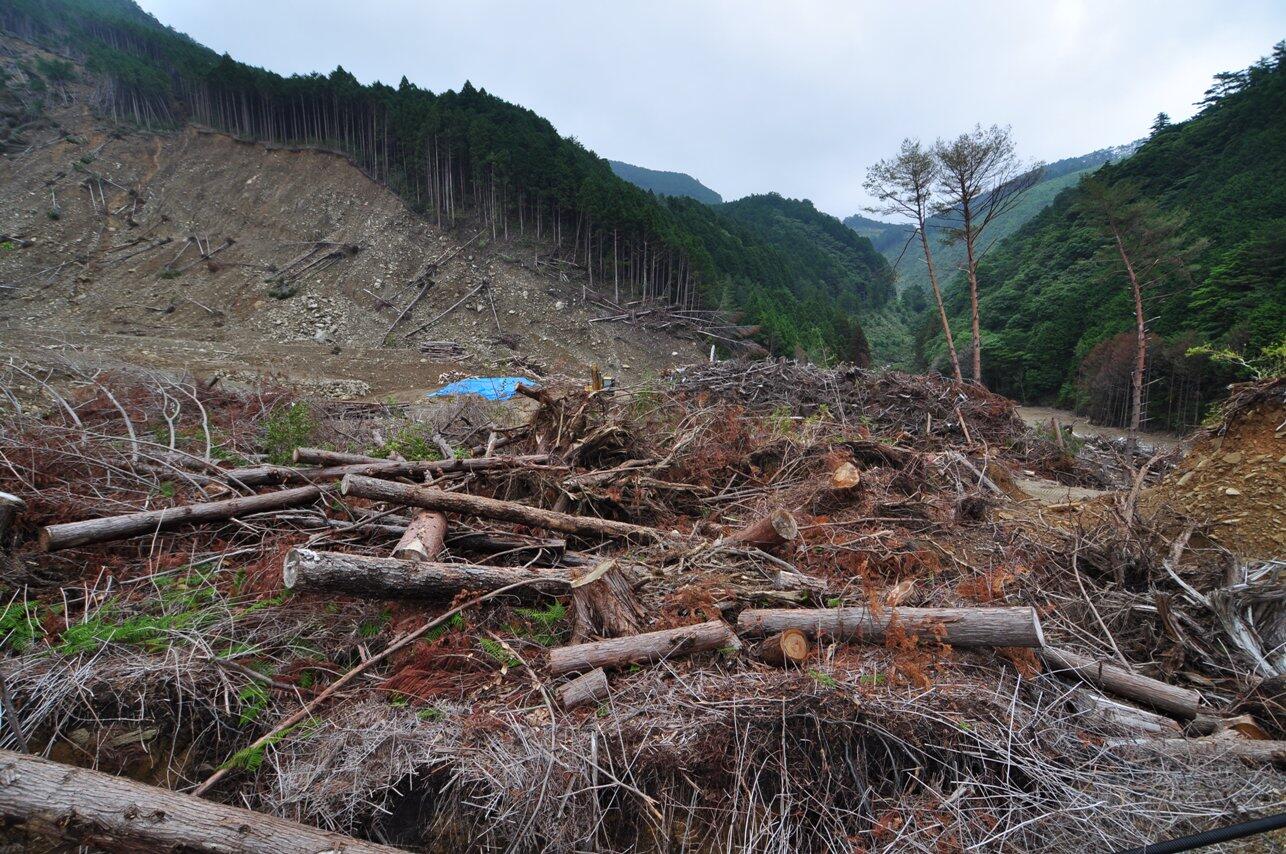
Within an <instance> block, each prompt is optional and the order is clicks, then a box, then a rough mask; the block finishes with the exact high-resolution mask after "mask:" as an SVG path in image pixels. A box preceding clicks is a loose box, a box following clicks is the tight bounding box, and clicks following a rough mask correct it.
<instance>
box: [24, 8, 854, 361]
mask: <svg viewBox="0 0 1286 854" xmlns="http://www.w3.org/2000/svg"><path fill="white" fill-rule="evenodd" d="M0 27H3V28H4V29H5V30H6V31H8V32H10V33H13V34H16V35H18V36H20V37H22V38H24V39H27V40H29V41H34V42H37V43H39V44H41V45H43V46H45V47H47V48H49V49H51V50H56V51H59V52H61V53H63V54H65V55H66V56H68V57H70V58H72V59H74V60H78V61H81V62H83V66H84V69H85V71H86V73H88V74H90V75H92V76H93V78H94V80H95V85H94V87H93V94H92V99H93V101H94V104H95V106H96V108H97V109H98V110H99V111H100V112H101V113H104V114H107V115H110V116H112V117H113V118H116V119H118V120H123V121H129V122H131V123H133V124H136V125H142V126H144V127H148V128H151V129H173V128H175V127H176V126H180V125H183V124H185V123H190V122H195V123H199V124H202V125H206V126H210V127H213V128H215V129H217V130H221V131H224V132H227V133H230V134H232V135H234V136H236V137H238V138H242V139H253V140H258V141H261V142H266V143H270V144H274V145H284V146H289V147H316V148H325V149H329V150H332V151H336V152H340V153H342V154H343V155H344V156H346V157H347V158H349V159H350V160H351V161H352V163H353V164H354V165H356V166H357V167H358V168H359V169H361V170H362V171H363V172H365V173H366V174H367V175H369V176H370V177H371V178H372V179H374V180H375V181H377V182H378V183H380V184H382V185H384V186H386V187H388V188H389V189H391V190H392V191H393V192H395V193H397V194H398V195H399V196H400V197H401V198H402V199H403V200H404V201H405V202H406V203H407V204H408V205H409V206H410V207H411V208H412V209H414V210H416V211H417V212H420V213H421V214H423V215H424V216H425V217H426V218H428V219H429V220H431V221H432V222H434V223H435V224H437V225H439V226H443V227H460V228H464V229H471V228H483V229H485V230H486V231H487V232H488V233H489V234H490V236H491V239H492V240H493V241H498V240H507V239H511V238H513V237H514V236H517V237H518V238H527V237H534V238H535V239H536V240H537V241H539V242H541V243H542V244H543V245H544V247H545V248H544V250H543V254H544V255H545V256H546V257H545V263H549V264H553V265H556V266H559V267H561V268H563V269H564V271H565V272H567V273H569V274H576V273H578V272H580V273H582V274H583V275H586V276H587V277H588V278H589V279H590V280H591V281H592V282H599V283H601V282H604V281H607V280H609V279H610V280H611V281H612V283H613V293H614V294H616V293H617V290H618V289H619V288H621V287H622V286H623V288H624V293H625V294H626V295H627V296H626V297H625V298H626V299H629V300H640V301H644V302H648V303H651V304H654V305H668V306H673V307H680V308H686V309H691V308H700V307H706V308H708V307H711V306H714V305H717V304H720V301H721V300H726V299H727V298H728V295H729V293H731V294H732V299H733V300H734V303H733V304H732V305H730V306H728V307H729V308H733V309H737V308H741V309H746V308H748V306H749V303H750V301H751V300H755V299H762V298H763V295H764V294H767V293H770V292H773V291H775V285H774V284H773V283H772V282H760V281H750V282H743V283H741V286H739V287H738V288H737V289H735V290H734V291H731V292H730V291H729V289H728V288H727V287H726V282H727V281H728V280H729V279H731V278H734V277H735V278H740V277H741V275H742V272H743V270H742V268H741V267H740V266H739V265H737V266H731V267H730V266H728V265H727V264H726V263H724V264H722V265H721V263H720V262H716V261H715V259H714V257H713V256H712V255H711V254H710V253H709V252H708V251H706V249H705V247H704V242H703V241H702V240H701V239H700V238H699V237H698V234H699V233H708V232H711V231H719V230H721V229H724V228H725V224H724V223H722V222H721V221H720V215H719V214H718V213H716V212H715V211H714V210H712V209H710V208H705V207H703V208H702V209H701V210H699V211H689V212H687V213H686V214H685V216H684V217H682V218H679V217H676V216H674V215H673V214H672V212H671V209H670V208H669V207H668V206H667V205H666V204H665V203H664V201H663V200H662V198H660V197H656V196H654V195H652V194H650V193H647V192H645V191H643V190H641V189H639V188H637V187H635V186H634V185H632V184H630V183H628V182H626V181H623V180H621V179H620V178H618V177H617V176H616V175H615V174H613V172H612V170H611V167H610V166H609V165H608V163H607V162H606V161H605V160H603V159H601V158H599V157H597V156H596V155H595V154H593V153H592V152H590V151H587V150H586V149H585V148H583V147H582V146H581V145H580V144H579V143H577V142H576V141H575V140H572V139H568V138H564V137H562V136H560V135H559V134H558V133H557V131H556V130H555V129H554V127H553V126H552V125H551V124H550V123H549V122H548V121H546V120H545V119H543V118H541V117H540V116H538V115H536V114H535V113H533V112H532V111H530V110H526V109H523V108H521V107H519V106H516V105H513V104H509V103H506V102H504V101H502V100H500V99H499V98H496V97H494V96H492V95H489V94H488V93H487V92H486V91H485V90H483V89H479V88H476V87H474V86H472V85H471V84H469V83H467V82H466V83H465V84H464V86H463V87H461V89H460V91H459V92H451V91H448V92H443V93H440V94H435V93H432V92H428V91H425V90H422V89H420V88H418V87H416V86H415V85H413V84H411V83H410V82H409V81H407V80H406V79H405V78H403V80H402V81H401V82H400V83H399V85H398V86H397V87H396V88H394V87H390V86H387V85H384V84H381V83H374V84H370V85H363V84H361V83H359V82H358V81H357V80H356V79H355V78H354V77H353V76H352V75H351V74H349V73H348V72H346V71H344V69H343V68H342V67H339V68H336V69H335V71H333V72H331V73H330V74H329V75H326V76H323V75H320V74H310V75H307V76H292V77H289V78H283V77H281V76H280V75H277V74H273V73H270V72H267V71H264V70H262V69H257V68H252V67H249V66H246V65H243V64H241V63H239V62H236V61H235V60H233V59H232V58H231V57H229V56H226V55H225V56H223V57H216V56H215V55H214V54H213V53H212V52H211V51H209V50H208V49H206V48H203V47H201V46H200V45H197V44H196V43H195V42H193V41H192V40H191V39H189V38H187V37H186V36H183V35H181V34H179V33H176V32H174V31H173V30H170V29H167V28H165V27H163V26H161V25H160V24H159V23H157V22H156V21H155V20H154V19H152V18H151V17H150V16H147V15H145V14H143V13H142V12H140V11H139V10H138V9H137V7H135V6H134V5H133V4H132V3H130V2H128V0H110V2H101V3H100V2H96V0H4V2H3V3H0ZM755 242H761V241H755V240H752V243H755ZM750 248H751V249H756V248H766V247H756V246H751V247H750ZM724 257H725V258H726V256H724ZM779 260H781V261H783V262H784V263H785V265H786V267H785V269H783V270H780V271H778V272H779V273H780V275H781V276H783V277H786V278H790V277H793V276H795V275H796V273H797V271H794V270H792V269H791V265H792V260H791V259H790V258H789V257H786V258H783V259H779ZM588 289H589V283H586V290H587V291H588ZM835 296H836V297H837V299H835V300H832V302H834V303H836V305H833V306H832V307H831V309H830V311H831V312H832V313H833V312H837V311H840V309H839V308H838V307H837V305H838V301H839V300H838V296H840V295H835ZM777 311H778V312H779V313H781V314H783V315H785V316H786V319H787V320H788V321H789V325H790V326H793V327H796V328H799V327H804V326H807V325H809V323H810V320H809V317H807V316H806V315H805V314H804V313H802V312H805V307H804V306H803V305H802V304H799V303H789V304H786V305H781V306H778V308H777ZM843 320H844V323H843V324H829V325H827V326H826V327H825V329H824V330H823V336H824V338H825V345H826V347H827V348H828V349H829V350H830V351H831V352H840V351H843V350H845V349H847V347H848V338H847V336H845V335H841V334H840V327H841V326H844V327H851V326H853V325H855V324H858V323H859V320H858V318H857V316H856V315H854V314H851V313H850V314H847V315H846V316H845V317H844V318H843ZM766 343H769V344H770V345H771V346H774V347H777V348H778V349H779V350H780V351H782V352H790V351H792V350H793V348H794V347H795V346H796V345H798V344H799V343H800V340H799V338H798V336H796V337H795V338H788V337H781V336H779V337H777V338H776V339H771V340H767V342H766Z"/></svg>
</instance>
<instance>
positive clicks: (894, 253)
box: [844, 214, 915, 263]
mask: <svg viewBox="0 0 1286 854" xmlns="http://www.w3.org/2000/svg"><path fill="white" fill-rule="evenodd" d="M844 224H845V225H847V226H848V227H849V228H851V229H853V230H854V231H856V232H857V233H858V234H860V235H862V236H863V237H865V238H866V239H867V240H869V241H871V243H872V244H873V245H874V246H875V248H876V249H878V250H879V251H880V252H881V253H882V254H883V255H884V257H886V258H888V259H889V262H890V263H892V262H894V261H896V260H897V258H898V255H899V254H901V252H902V247H903V246H906V242H907V241H908V240H910V239H911V235H912V234H913V233H914V232H915V229H914V228H912V227H911V226H910V225H907V224H906V223H904V222H884V221H882V220H878V219H871V218H870V217H868V216H862V215H861V214H853V215H852V216H851V217H849V218H848V219H846V220H844Z"/></svg>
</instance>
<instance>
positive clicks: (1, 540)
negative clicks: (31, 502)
mask: <svg viewBox="0 0 1286 854" xmlns="http://www.w3.org/2000/svg"><path fill="white" fill-rule="evenodd" d="M26 509H27V502H25V501H23V500H22V499H21V498H19V497H18V496H16V495H13V494H11V493H8V492H0V552H2V551H4V548H5V544H6V542H7V541H8V539H9V529H10V528H11V527H13V522H14V520H15V519H17V518H18V516H20V515H21V514H22V512H23V511H24V510H26Z"/></svg>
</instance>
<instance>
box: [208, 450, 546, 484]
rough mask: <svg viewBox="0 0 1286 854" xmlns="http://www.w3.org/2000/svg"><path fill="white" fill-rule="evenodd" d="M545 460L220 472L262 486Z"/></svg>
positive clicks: (470, 460)
mask: <svg viewBox="0 0 1286 854" xmlns="http://www.w3.org/2000/svg"><path fill="white" fill-rule="evenodd" d="M548 461H549V455H548V454H528V455H526V456H520V457H470V458H468V459H463V460H455V459H452V460H415V461H411V460H377V461H375V462H357V463H346V464H344V465H338V466H327V467H322V468H306V469H300V468H292V467H290V466H254V467H253V468H244V469H227V470H225V471H224V472H223V476H224V477H226V478H227V479H228V480H230V481H234V482H236V483H241V484H244V485H246V486H266V485H269V484H274V483H318V482H326V481H332V480H340V479H341V478H343V477H344V476H345V475H350V474H357V475H365V476H367V477H413V478H422V477H424V476H425V475H439V474H447V473H449V472H478V471H493V470H496V469H511V468H521V467H522V466H526V465H539V464H540V463H545V462H548Z"/></svg>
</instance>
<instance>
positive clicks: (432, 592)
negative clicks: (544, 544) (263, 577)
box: [281, 548, 571, 600]
mask: <svg viewBox="0 0 1286 854" xmlns="http://www.w3.org/2000/svg"><path fill="white" fill-rule="evenodd" d="M281 580H282V583H283V584H285V586H286V587H287V588H290V589H297V590H307V591H311V592H328V593H351V594H353V595H356V596H366V597H370V598H374V599H396V598H400V597H414V598H418V599H444V600H450V599H452V598H454V597H455V595H456V594H457V593H459V592H460V591H461V590H474V591H483V592H485V591H490V590H498V589H500V588H501V587H508V586H509V585H512V584H518V583H520V582H529V584H528V586H526V587H524V588H523V589H522V592H523V593H524V594H527V595H531V594H532V593H533V592H540V593H553V594H560V593H566V592H567V590H568V585H569V583H570V582H571V575H570V571H569V570H565V569H563V570H560V569H521V568H516V567H508V566H479V565H476V564H467V563H435V562H431V561H421V562H413V561H409V560H398V559H397V558H391V557H370V556H368V555H355V554H342V553H340V552H319V551H314V550H312V549H303V548H300V549H291V550H290V552H289V553H287V554H286V559H285V561H283V563H282V567H281Z"/></svg>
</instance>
